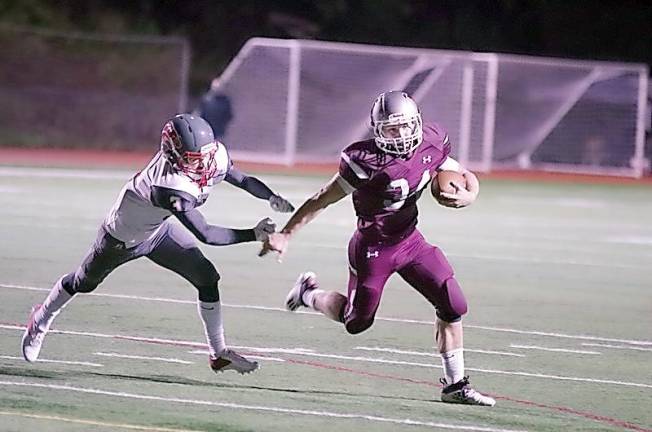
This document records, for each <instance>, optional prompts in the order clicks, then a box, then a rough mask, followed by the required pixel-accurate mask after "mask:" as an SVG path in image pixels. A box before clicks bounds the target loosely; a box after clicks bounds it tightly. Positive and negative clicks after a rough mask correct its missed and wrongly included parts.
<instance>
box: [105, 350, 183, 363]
mask: <svg viewBox="0 0 652 432" xmlns="http://www.w3.org/2000/svg"><path fill="white" fill-rule="evenodd" d="M93 354H94V355H96V356H102V357H116V358H124V359H133V360H154V361H162V362H167V363H179V364H195V363H194V362H191V361H187V360H180V359H175V358H167V357H150V356H138V355H129V354H119V353H105V352H96V353H93Z"/></svg>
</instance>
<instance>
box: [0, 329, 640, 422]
mask: <svg viewBox="0 0 652 432" xmlns="http://www.w3.org/2000/svg"><path fill="white" fill-rule="evenodd" d="M0 324H2V325H6V326H12V327H18V328H26V326H25V325H24V324H16V323H10V322H0ZM91 335H92V334H91ZM112 338H113V339H120V340H129V341H133V342H143V343H150V344H156V345H171V346H182V347H193V348H204V349H205V348H207V345H206V344H204V343H199V342H185V341H173V340H169V339H158V338H147V337H139V336H126V335H113V336H112ZM243 353H244V354H246V355H256V356H259V357H268V356H267V355H266V354H263V353H259V352H256V353H252V352H244V351H243ZM275 355H277V356H279V357H281V358H283V359H284V360H285V361H286V362H288V363H291V364H300V365H306V366H312V367H316V368H320V369H328V370H335V371H338V372H346V373H351V374H354V375H359V376H364V377H371V378H380V379H386V380H392V381H400V382H405V383H411V384H420V385H425V386H429V387H441V385H440V384H437V383H435V382H433V381H425V380H416V379H412V378H405V377H400V376H396V375H388V374H380V373H375V372H368V371H363V370H358V369H351V368H348V367H343V366H335V365H330V364H326V363H322V362H315V361H307V360H296V359H292V358H287V357H283V355H282V354H280V355H279V354H275ZM489 395H490V396H491V397H493V398H495V399H500V400H506V401H510V402H514V403H518V404H521V405H526V406H531V407H536V408H543V409H548V410H552V411H558V412H562V413H565V414H571V415H574V416H577V417H582V418H585V419H589V420H593V421H596V422H600V423H604V424H608V425H610V426H616V427H620V428H624V429H629V430H633V431H637V432H652V429H647V428H644V427H642V426H639V425H636V424H633V423H630V422H627V421H624V420H618V419H615V418H612V417H607V416H602V415H599V414H594V413H591V412H586V411H579V410H576V409H573V408H570V407H565V406H557V405H548V404H543V403H539V402H533V401H529V400H525V399H517V398H512V397H510V396H500V395H496V394H489Z"/></svg>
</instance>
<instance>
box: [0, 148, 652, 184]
mask: <svg viewBox="0 0 652 432" xmlns="http://www.w3.org/2000/svg"><path fill="white" fill-rule="evenodd" d="M156 151H157V149H152V151H151V152H143V151H138V152H127V151H106V150H77V149H52V148H43V149H25V148H12V147H9V148H0V164H3V165H19V166H37V167H62V168H63V167H65V168H113V169H118V168H125V169H126V168H129V169H139V168H142V167H143V166H145V164H146V163H147V162H148V161H149V160H150V159H151V157H152V155H153V154H154V153H155V152H156ZM236 163H237V164H238V167H240V168H241V169H243V170H245V171H253V172H262V173H274V174H288V175H291V174H300V175H301V174H302V175H305V174H311V175H324V176H327V175H331V174H333V173H335V172H337V166H338V164H337V161H336V160H333V162H332V163H298V164H296V165H294V166H291V167H289V166H285V165H274V164H264V163H255V162H245V161H238V160H236ZM479 177H480V178H481V179H497V180H514V181H550V182H574V183H592V184H595V183H600V184H631V185H635V184H650V185H652V176H647V177H643V178H641V179H634V178H629V177H614V176H600V175H589V174H566V173H553V172H543V171H519V170H500V171H494V172H492V173H490V174H479Z"/></svg>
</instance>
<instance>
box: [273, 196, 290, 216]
mask: <svg viewBox="0 0 652 432" xmlns="http://www.w3.org/2000/svg"><path fill="white" fill-rule="evenodd" d="M269 206H270V207H271V208H272V210H274V211H277V212H280V213H290V212H293V211H294V206H293V205H292V203H290V201H288V200H286V199H285V198H283V197H282V196H280V195H272V196H271V197H269Z"/></svg>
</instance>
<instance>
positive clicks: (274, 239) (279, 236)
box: [258, 174, 347, 261]
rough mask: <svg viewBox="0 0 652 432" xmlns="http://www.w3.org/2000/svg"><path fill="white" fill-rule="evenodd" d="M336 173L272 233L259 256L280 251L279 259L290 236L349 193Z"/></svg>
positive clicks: (285, 248)
mask: <svg viewBox="0 0 652 432" xmlns="http://www.w3.org/2000/svg"><path fill="white" fill-rule="evenodd" d="M338 176H339V174H336V175H335V176H334V177H333V178H332V179H331V181H329V182H328V183H327V184H326V185H325V186H324V187H322V188H321V189H320V190H319V192H317V193H316V194H314V195H313V196H311V197H310V198H308V199H307V200H306V201H305V202H304V203H303V204H302V205H301V207H299V208H298V209H297V211H295V212H294V214H293V215H292V216H291V217H290V220H288V222H287V223H286V224H285V227H283V229H282V230H281V231H280V232H278V233H274V234H270V236H269V239H268V240H267V241H265V242H264V243H263V248H262V249H261V250H260V253H259V254H258V256H264V255H266V254H267V253H269V252H271V251H274V252H278V253H279V261H280V259H281V258H282V257H283V255H284V254H285V251H286V250H287V246H288V242H289V241H290V238H291V237H292V236H293V235H294V234H296V232H297V231H299V230H300V229H301V228H302V227H303V226H304V225H306V224H308V223H309V222H310V221H311V220H313V219H314V218H315V217H317V215H318V214H319V213H321V211H322V210H324V209H325V208H326V207H328V206H329V205H331V204H333V203H336V202H337V201H339V200H341V199H342V198H344V197H345V196H347V193H346V192H345V191H344V190H343V189H342V187H341V186H340V184H339V183H338V182H337V177H338Z"/></svg>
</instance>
